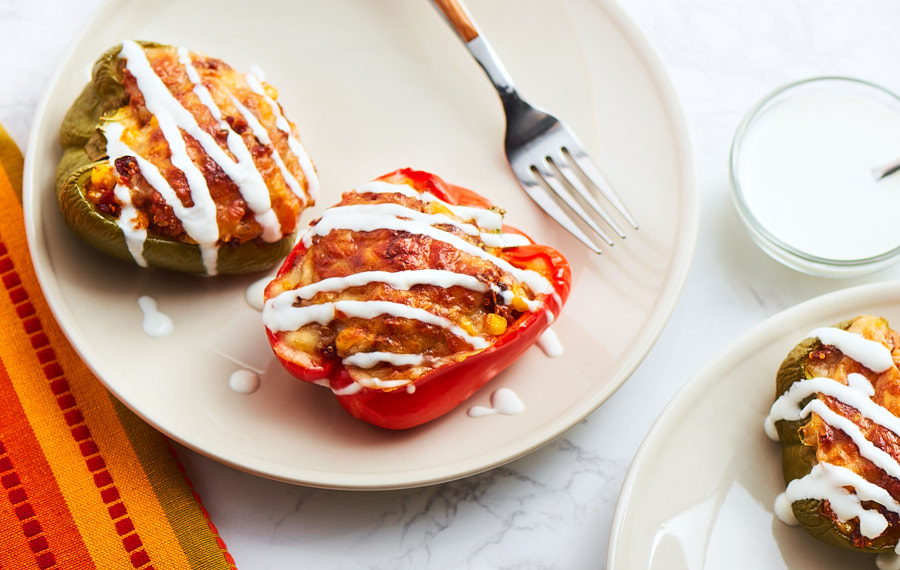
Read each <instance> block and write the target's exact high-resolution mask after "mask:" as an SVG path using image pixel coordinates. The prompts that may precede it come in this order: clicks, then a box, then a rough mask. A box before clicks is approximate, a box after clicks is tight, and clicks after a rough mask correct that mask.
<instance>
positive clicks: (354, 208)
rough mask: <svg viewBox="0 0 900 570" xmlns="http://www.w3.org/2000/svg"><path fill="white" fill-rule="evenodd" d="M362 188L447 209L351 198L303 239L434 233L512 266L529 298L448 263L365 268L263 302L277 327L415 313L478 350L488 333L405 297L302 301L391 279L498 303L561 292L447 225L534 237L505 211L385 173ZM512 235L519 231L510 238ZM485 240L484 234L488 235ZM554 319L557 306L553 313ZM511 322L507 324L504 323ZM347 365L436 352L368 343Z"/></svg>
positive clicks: (417, 360) (503, 237)
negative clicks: (386, 177) (507, 220)
mask: <svg viewBox="0 0 900 570" xmlns="http://www.w3.org/2000/svg"><path fill="white" fill-rule="evenodd" d="M356 192H357V194H365V193H374V194H400V195H403V196H407V197H412V198H416V199H417V200H419V201H420V202H422V203H425V204H431V203H434V202H437V203H438V204H439V206H440V207H439V210H440V211H448V212H450V214H449V215H448V214H444V213H426V212H422V211H419V210H416V209H413V208H410V207H406V206H404V205H402V204H398V203H393V202H379V203H364V204H351V205H342V206H335V207H332V208H330V209H328V210H326V211H325V212H323V214H322V216H321V218H320V219H319V220H318V221H317V222H315V224H314V225H313V226H312V227H311V228H310V229H309V231H308V232H307V233H306V234H305V235H304V236H303V238H302V242H303V244H304V245H306V247H307V249H309V248H312V247H315V245H314V244H315V239H316V238H317V237H325V236H328V235H330V234H331V233H332V232H334V231H340V230H350V231H352V232H374V231H378V230H392V231H396V232H405V233H407V234H412V235H414V236H427V237H429V238H431V239H433V240H437V241H441V242H444V243H446V244H450V245H452V246H453V247H454V248H456V249H457V250H458V251H459V252H460V253H461V254H467V255H470V256H472V257H474V258H477V259H479V260H483V261H486V262H487V263H489V264H491V265H493V266H495V267H496V268H498V269H499V270H501V271H502V272H505V273H508V274H509V275H511V276H513V277H514V278H515V279H517V280H518V281H519V282H521V283H523V284H524V285H526V286H527V287H528V289H529V290H530V291H531V295H532V297H531V298H528V299H525V298H522V297H521V296H520V295H515V294H513V293H512V292H511V291H509V290H505V289H501V288H500V287H499V286H498V285H497V284H496V283H485V282H484V281H483V280H481V279H479V278H477V277H476V276H474V275H470V274H466V273H458V272H455V271H450V270H447V269H410V270H402V271H380V270H365V268H362V269H363V270H361V271H358V272H356V273H352V274H350V275H347V276H342V277H326V278H324V279H321V280H319V281H315V282H313V283H310V284H306V285H303V286H301V287H298V288H296V289H289V290H285V291H282V292H280V293H278V294H277V295H274V296H273V297H272V298H269V299H268V300H267V301H266V302H265V305H264V308H263V322H264V324H265V325H266V327H267V328H268V329H269V330H271V331H272V332H276V333H278V332H290V331H296V330H298V329H300V328H301V327H303V326H305V325H307V324H310V323H319V324H320V325H328V324H330V323H331V322H332V321H333V320H334V319H335V318H336V317H337V315H342V317H346V318H361V319H373V318H375V317H379V316H383V315H388V316H393V317H400V318H403V319H411V320H415V321H417V322H419V323H423V324H426V325H431V326H436V327H440V328H441V329H444V330H446V331H448V332H449V333H451V334H453V335H454V336H456V337H457V338H459V339H461V340H463V341H464V342H465V343H466V344H468V345H469V346H470V347H471V349H473V350H480V349H484V348H486V347H488V346H490V341H489V340H488V338H487V336H482V334H483V333H482V334H477V333H476V334H473V333H472V332H471V331H469V330H466V329H464V328H463V327H462V326H460V325H459V324H457V323H455V322H453V321H452V320H451V319H448V318H445V317H442V316H440V315H437V314H434V313H432V312H429V311H428V310H425V309H421V308H416V307H411V306H408V305H404V304H402V303H396V302H387V301H383V300H365V299H360V298H358V296H356V295H355V294H354V295H353V296H352V300H350V299H339V300H336V301H328V302H320V303H313V304H303V302H304V301H310V300H312V299H314V298H315V297H316V295H319V294H322V293H338V292H345V291H347V290H348V289H351V288H354V287H365V286H368V285H371V284H378V283H380V284H385V285H387V286H389V287H391V288H392V289H395V290H401V291H409V290H410V289H412V288H413V287H414V286H416V285H429V286H433V287H439V288H443V289H449V288H451V287H462V288H464V289H467V290H470V291H474V292H477V293H486V292H488V291H492V292H493V293H494V294H495V296H496V298H497V300H498V303H503V304H506V305H510V304H512V303H516V304H517V305H518V306H520V309H521V310H525V311H532V312H533V311H535V310H537V309H538V307H539V306H540V304H541V299H540V298H541V297H542V296H547V295H556V292H555V290H554V289H553V286H552V285H551V284H550V282H549V281H548V280H547V279H546V278H544V277H543V276H542V275H540V274H539V273H537V272H535V271H531V270H527V269H521V268H518V267H515V266H513V265H512V264H510V263H509V262H507V261H505V260H504V259H502V258H500V257H498V256H496V255H494V254H492V253H490V252H488V251H486V250H485V249H484V248H483V247H479V246H478V245H476V244H475V243H472V242H469V241H466V240H464V239H462V238H461V237H459V236H458V235H455V234H453V233H451V232H450V231H447V230H446V229H442V227H443V228H446V227H447V226H450V227H452V228H455V229H457V230H459V231H460V232H462V233H463V234H465V235H468V236H473V237H478V238H479V239H482V238H483V237H484V236H485V235H491V236H496V242H494V241H492V242H491V244H490V245H488V244H485V246H487V247H496V246H495V245H493V244H494V243H504V242H506V241H507V236H510V237H509V238H508V242H509V243H515V244H521V243H522V241H521V239H524V240H525V242H527V243H530V241H529V240H527V238H523V236H520V235H518V234H504V233H503V232H502V215H501V214H500V213H498V212H497V211H495V210H492V209H487V208H476V207H469V206H458V205H452V204H447V203H446V202H444V201H442V200H440V199H438V198H437V197H435V196H434V195H432V194H430V193H428V192H417V191H416V190H415V189H413V188H412V187H410V186H408V185H406V184H394V183H389V182H385V181H381V180H377V181H373V182H369V183H368V184H365V185H363V186H361V187H360V188H358V189H357V190H356ZM511 236H514V237H511ZM482 243H484V240H483V239H482ZM548 314H549V318H550V319H551V320H552V312H549V311H548ZM504 325H505V323H504ZM342 360H343V364H344V365H345V366H349V367H355V368H361V369H371V368H373V367H375V366H378V365H379V364H387V365H390V366H412V367H418V366H427V365H430V364H434V361H433V359H431V358H429V357H426V356H424V355H422V354H409V353H402V352H386V351H384V350H368V351H366V350H364V351H359V352H354V353H353V354H350V355H347V356H344V357H343V359H342ZM354 380H356V382H357V383H360V384H362V385H366V386H375V387H381V388H384V387H396V386H400V385H403V384H408V383H409V382H411V379H408V378H406V379H398V380H391V381H390V382H392V383H389V384H386V383H385V382H386V381H384V380H379V379H378V378H376V377H372V376H368V375H359V374H356V375H354Z"/></svg>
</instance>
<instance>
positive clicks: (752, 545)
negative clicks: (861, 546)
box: [608, 283, 900, 570]
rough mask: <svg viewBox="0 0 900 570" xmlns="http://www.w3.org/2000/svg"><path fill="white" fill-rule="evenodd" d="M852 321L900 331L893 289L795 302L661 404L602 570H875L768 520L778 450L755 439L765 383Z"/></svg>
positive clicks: (861, 557) (770, 388)
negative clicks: (800, 349)
mask: <svg viewBox="0 0 900 570" xmlns="http://www.w3.org/2000/svg"><path fill="white" fill-rule="evenodd" d="M861 314H874V315H880V316H883V317H885V318H887V319H888V321H889V322H890V323H891V324H892V325H893V326H894V327H896V326H898V325H900V283H878V284H873V285H865V286H861V287H855V288H851V289H846V290H843V291H838V292H836V293H831V294H828V295H824V296H822V297H818V298H815V299H813V300H811V301H807V302H805V303H803V304H800V305H798V306H796V307H793V308H791V309H789V310H787V311H784V312H782V313H780V314H778V315H776V316H774V317H772V318H770V319H768V320H767V321H765V322H764V323H763V324H761V325H759V326H758V327H756V328H755V329H753V330H752V331H750V332H749V333H747V334H746V335H745V336H744V337H743V338H741V339H740V340H738V341H737V342H736V343H735V344H734V345H732V346H731V347H730V348H729V349H727V350H725V351H724V352H723V353H722V354H721V355H720V356H719V357H717V358H716V359H715V360H714V361H713V362H711V363H710V364H708V365H706V366H705V367H704V368H703V369H702V370H700V371H699V372H698V373H697V375H696V376H694V377H693V378H692V379H691V380H689V381H688V382H687V383H686V384H685V386H684V387H683V388H682V389H681V390H680V391H679V392H678V394H677V395H676V396H675V397H674V398H673V399H672V401H671V402H670V403H669V405H668V406H667V407H666V409H665V410H664V411H663V413H662V414H661V415H660V417H659V418H658V419H657V420H656V422H655V424H654V425H653V427H652V428H651V429H650V432H649V433H648V435H647V437H646V438H645V440H644V442H643V443H642V444H641V447H640V449H639V450H638V452H637V455H636V456H635V458H634V461H633V462H632V465H631V468H630V469H629V471H628V474H627V476H626V478H625V483H624V485H623V488H622V492H621V494H620V495H619V502H618V504H617V506H616V512H615V516H614V519H613V527H612V534H611V537H610V546H609V556H608V568H609V570H645V569H647V570H651V569H652V570H676V569H678V570H681V569H690V570H700V569H710V570H712V569H720V568H729V569H744V568H746V569H753V570H758V569H760V568H765V569H766V570H778V569H780V568H789V569H797V570H799V569H806V568H816V569H817V570H845V569H847V568H872V569H874V568H875V557H874V556H872V555H866V554H861V553H856V552H849V551H844V550H840V549H836V548H833V547H830V546H827V545H825V544H822V543H820V542H818V541H817V540H815V539H813V538H812V537H810V536H809V535H807V534H806V532H805V531H803V530H802V529H800V528H799V527H791V526H787V525H785V524H783V523H782V522H780V521H779V520H778V519H777V518H775V515H774V514H773V505H774V502H775V497H776V496H777V495H778V494H779V493H781V492H782V491H784V487H785V485H784V479H783V478H782V475H781V450H780V449H781V448H780V446H779V445H778V443H776V442H773V441H772V440H770V439H769V438H768V437H767V436H766V434H765V433H764V431H763V420H764V419H765V417H766V415H767V414H768V411H769V407H770V406H771V404H772V401H773V399H774V398H775V373H776V372H777V370H778V367H779V366H780V364H781V361H782V360H783V359H784V358H785V356H787V354H788V352H790V350H791V348H793V347H794V345H796V344H797V343H798V342H800V341H801V340H803V339H804V338H806V337H807V336H808V333H809V332H810V331H811V330H812V329H814V328H816V327H819V326H828V325H831V324H834V323H837V322H840V321H843V320H846V319H848V318H852V317H855V316H857V315H861Z"/></svg>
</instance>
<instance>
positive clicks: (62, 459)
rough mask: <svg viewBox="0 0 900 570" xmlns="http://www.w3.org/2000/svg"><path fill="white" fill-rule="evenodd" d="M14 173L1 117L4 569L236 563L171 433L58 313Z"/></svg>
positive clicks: (15, 163) (0, 539)
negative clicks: (128, 396)
mask: <svg viewBox="0 0 900 570" xmlns="http://www.w3.org/2000/svg"><path fill="white" fill-rule="evenodd" d="M21 183H22V155H21V153H20V152H19V149H18V148H17V147H16V145H15V143H14V142H13V141H12V139H11V138H10V137H9V135H8V134H7V133H6V131H5V130H4V129H3V127H2V126H0V213H2V214H0V331H2V333H0V570H14V569H16V570H17V569H22V568H40V569H48V568H59V569H64V570H81V569H87V568H95V569H100V570H105V569H119V568H122V569H128V568H137V569H141V570H148V569H151V568H154V569H156V570H163V569H168V568H174V569H199V568H202V569H209V570H218V569H234V568H235V564H234V560H233V559H232V557H231V555H230V554H229V553H228V550H227V549H226V547H225V543H224V542H223V541H222V539H221V538H220V537H219V535H218V532H217V531H216V528H215V526H214V525H213V524H212V522H211V521H210V519H209V515H208V513H207V512H206V510H205V509H204V508H203V506H202V505H201V504H200V499H199V497H198V496H197V494H196V493H195V492H194V491H193V489H192V487H191V485H190V482H189V481H188V480H187V477H186V476H185V473H184V470H183V469H182V467H181V464H180V463H179V461H178V457H177V456H176V454H175V450H174V448H173V446H172V444H171V442H170V441H169V440H168V439H167V438H166V437H165V436H163V435H162V434H161V433H159V432H158V431H156V430H155V429H153V428H152V427H150V426H149V425H148V424H146V423H144V422H143V421H142V420H141V419H140V418H138V417H137V416H135V415H134V414H133V413H132V412H131V411H130V410H128V409H127V408H126V407H125V406H124V405H122V404H121V403H120V402H119V401H118V400H116V399H115V398H114V397H113V396H112V395H111V394H110V393H109V392H107V390H106V389H105V388H104V387H103V385H102V384H101V383H100V382H99V381H98V380H97V379H96V378H95V377H94V376H93V375H92V374H91V372H90V371H89V370H88V368H87V367H86V366H85V364H84V363H83V362H82V361H81V360H80V359H79V358H78V356H77V354H76V353H75V351H74V350H73V349H72V347H71V346H70V345H69V343H68V342H67V340H66V338H65V337H64V336H63V334H62V332H61V330H60V328H59V326H58V325H57V323H56V321H55V320H54V318H53V314H52V313H51V312H50V310H49V308H48V306H47V303H46V301H45V300H44V298H43V296H42V293H41V289H40V287H39V285H38V282H37V278H36V277H35V274H34V270H33V268H32V265H31V259H30V257H29V254H28V247H27V244H26V240H25V226H24V221H23V216H22V208H21V204H20V202H19V200H18V196H19V195H20V192H21ZM4 293H5V294H4Z"/></svg>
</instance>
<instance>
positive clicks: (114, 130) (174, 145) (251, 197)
mask: <svg viewBox="0 0 900 570" xmlns="http://www.w3.org/2000/svg"><path fill="white" fill-rule="evenodd" d="M177 55H178V59H177V61H178V62H179V63H180V64H181V65H182V66H183V68H184V70H185V73H186V74H187V77H188V79H189V81H190V82H191V83H192V84H193V92H194V93H195V94H196V96H197V97H198V99H199V100H200V102H201V103H202V105H203V106H204V107H205V108H206V109H208V110H209V112H210V114H211V115H212V116H213V118H214V119H215V120H216V121H217V122H218V127H219V129H221V130H222V131H224V132H225V137H226V138H225V141H226V146H227V150H226V149H223V148H222V147H221V146H220V145H219V143H218V142H217V141H216V139H215V138H214V137H213V136H212V135H211V134H210V133H209V132H207V130H205V129H204V128H203V127H202V126H201V125H200V123H199V122H198V119H197V117H196V116H195V115H194V114H193V112H192V111H191V110H189V109H188V108H187V107H185V106H184V105H183V104H182V103H181V102H180V101H179V100H178V99H177V98H176V97H175V95H173V93H172V92H171V91H170V90H169V88H168V87H167V85H166V84H165V82H164V81H163V79H162V77H160V76H159V75H158V74H157V72H156V71H155V70H154V68H153V66H152V64H151V62H150V60H149V59H148V57H147V54H146V53H145V51H144V48H142V47H141V46H140V45H139V44H138V43H136V42H133V41H125V42H123V43H122V49H121V53H120V57H121V58H122V59H123V60H124V61H125V69H126V70H127V71H128V72H129V73H130V74H131V75H132V76H133V77H134V79H135V81H136V84H137V88H138V89H139V91H140V93H141V95H142V96H143V100H144V105H145V107H146V109H147V110H148V111H149V112H150V113H151V114H152V115H153V117H154V119H155V120H156V122H157V124H158V126H159V129H160V131H161V133H162V136H163V138H164V140H165V142H166V144H167V145H168V148H169V149H170V152H171V158H170V160H171V164H172V165H173V166H174V167H176V168H177V169H178V170H179V171H181V172H182V173H183V175H184V177H185V178H186V179H187V183H188V187H189V189H190V200H191V202H192V204H191V205H190V206H185V205H184V204H183V203H182V201H181V199H179V197H178V195H177V193H176V191H175V189H174V188H173V187H172V185H171V184H170V182H169V180H168V179H167V178H166V176H165V175H164V174H162V172H160V170H159V169H158V168H157V167H156V166H155V165H154V164H153V162H152V161H151V160H150V159H149V158H148V157H142V156H139V154H138V152H137V151H135V150H134V149H133V148H131V147H130V146H129V144H128V142H126V140H125V137H124V136H123V135H125V128H124V127H123V126H122V125H121V124H119V123H118V122H116V121H105V122H104V123H103V124H102V125H101V129H102V130H103V132H104V134H105V137H106V140H107V154H108V155H109V164H110V165H111V166H112V167H113V168H115V167H116V161H117V160H119V159H121V158H123V157H133V158H134V159H135V160H136V162H137V164H138V168H139V170H140V173H141V174H142V175H143V177H144V179H145V180H146V181H147V183H148V184H149V185H150V186H151V187H152V188H153V189H154V190H155V191H156V192H158V193H159V194H160V195H161V196H162V198H163V200H164V201H165V203H166V204H167V205H168V206H170V207H171V208H172V210H173V212H174V214H175V216H176V217H177V219H178V220H179V221H180V222H181V224H182V226H183V227H184V230H185V232H186V234H187V236H188V237H189V238H190V239H191V240H193V241H194V242H196V243H197V244H198V246H199V247H200V250H201V254H202V257H203V261H204V266H205V268H206V271H207V273H208V274H211V275H212V274H215V273H216V272H217V271H216V259H217V252H218V247H219V245H220V241H219V240H220V229H219V225H218V220H217V204H216V202H215V200H214V199H213V196H212V192H211V190H210V188H209V185H208V183H207V179H206V177H205V175H204V173H203V171H201V169H200V167H199V166H198V165H197V164H196V163H195V161H194V159H192V157H191V156H190V153H189V150H188V144H187V140H186V138H185V137H186V136H189V137H190V138H191V139H192V140H194V141H196V142H197V143H198V144H199V145H200V147H201V148H202V150H203V151H204V152H205V153H206V155H207V156H208V157H209V158H210V159H211V160H212V161H213V162H214V163H215V164H216V165H217V167H218V168H219V169H221V171H222V172H223V173H224V174H225V175H226V176H227V177H228V178H229V179H230V180H231V181H232V182H233V183H234V184H235V185H236V186H237V189H238V191H239V193H240V196H241V198H243V200H244V201H245V202H246V204H247V207H248V208H249V209H250V211H251V212H252V214H253V218H254V220H255V221H256V222H257V223H258V224H259V226H260V228H261V235H260V237H261V238H262V240H263V241H267V242H274V241H277V240H280V239H282V238H283V237H284V235H285V230H284V228H283V227H282V225H281V223H280V222H279V219H278V216H277V214H276V213H275V211H274V210H273V204H272V200H271V196H270V192H269V188H268V186H267V184H266V181H265V180H264V179H263V176H262V174H261V172H260V170H259V168H258V167H257V165H256V163H255V161H254V158H253V154H252V152H251V149H250V148H249V147H248V145H247V143H246V142H245V140H244V138H243V137H242V136H241V135H240V134H239V133H238V132H237V131H236V130H235V129H234V128H232V126H231V124H230V123H229V122H228V121H226V120H224V117H223V112H222V110H221V109H220V108H219V106H218V105H217V104H216V103H215V101H214V99H213V96H212V94H211V93H210V91H209V89H208V88H207V87H206V85H204V84H203V81H202V79H201V77H200V74H199V73H198V71H197V69H196V68H195V67H194V64H193V62H192V60H191V56H190V53H189V52H188V51H187V50H185V49H184V48H177ZM244 77H245V79H246V81H247V83H248V85H249V86H250V88H251V89H252V91H253V92H254V93H256V94H258V95H261V96H262V98H263V100H264V101H265V102H266V105H268V110H269V112H270V113H272V114H273V115H274V117H275V125H276V127H277V128H278V129H280V130H281V131H283V132H285V133H286V134H287V141H288V146H289V148H290V149H291V151H292V152H293V153H294V155H295V157H296V159H297V160H298V161H299V163H300V165H301V169H302V171H303V174H304V176H305V178H306V181H307V185H308V188H309V196H307V192H306V191H305V190H304V189H303V186H302V184H301V183H300V182H299V181H298V180H297V178H296V177H295V176H294V175H293V174H291V172H290V170H289V169H288V168H287V166H286V165H285V162H284V157H282V156H281V155H280V154H279V152H278V150H277V149H276V148H274V146H273V147H272V148H273V151H272V153H271V156H272V159H273V160H274V162H275V164H276V165H277V168H278V170H279V172H280V173H281V175H282V177H283V178H284V180H285V183H286V185H287V186H288V187H289V188H290V189H291V191H292V192H293V193H294V194H295V195H296V196H297V198H298V199H299V200H300V202H301V205H304V206H305V205H306V204H307V203H308V202H309V201H310V197H312V199H314V195H315V193H316V192H317V186H318V183H317V179H316V173H315V169H314V168H313V166H312V162H311V161H310V160H309V156H308V155H307V154H306V152H305V150H304V149H303V147H302V145H300V143H299V141H298V140H296V137H294V136H293V134H292V133H291V128H290V123H289V122H288V121H287V119H285V117H284V116H283V114H282V113H281V110H280V107H279V106H278V104H277V103H276V102H275V101H274V100H273V99H272V98H271V97H269V96H268V95H267V94H266V93H265V90H264V89H263V87H262V85H261V84H260V82H259V81H258V80H257V79H256V78H255V77H254V76H252V75H246V76H244ZM229 96H230V99H231V101H232V103H234V104H235V106H236V108H237V109H238V111H239V113H240V115H241V117H242V118H243V119H244V120H245V121H246V122H247V124H248V126H249V127H250V129H251V130H252V132H253V134H254V135H255V136H256V137H257V138H258V139H259V140H260V142H261V143H262V144H265V145H271V137H270V136H269V134H268V132H267V131H266V129H265V128H264V127H263V126H262V124H261V123H260V120H259V119H258V118H257V117H256V116H255V115H254V114H253V113H252V112H251V111H250V110H249V109H248V108H247V107H246V106H244V105H242V104H241V103H240V102H239V101H238V99H237V97H235V95H234V94H233V93H229ZM115 196H116V198H117V199H118V200H119V202H120V203H121V204H122V213H121V215H120V216H119V220H118V224H119V227H120V228H122V231H123V233H124V234H125V239H126V242H127V245H128V250H129V252H131V254H132V257H134V259H135V261H136V262H137V263H138V264H139V265H146V262H145V260H144V259H143V254H142V252H143V247H144V242H145V240H146V238H147V231H146V226H145V225H143V224H142V223H141V222H140V221H139V220H138V218H137V217H136V216H135V209H134V205H133V204H132V200H131V198H130V191H129V189H128V188H126V187H124V186H122V185H121V184H120V183H117V186H116V189H115ZM288 233H289V232H288Z"/></svg>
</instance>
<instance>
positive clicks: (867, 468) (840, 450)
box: [766, 315, 900, 553]
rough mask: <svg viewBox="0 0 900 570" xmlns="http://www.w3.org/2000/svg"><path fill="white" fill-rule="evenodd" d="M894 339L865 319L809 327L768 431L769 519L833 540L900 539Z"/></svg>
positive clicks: (885, 549) (872, 548) (886, 544)
mask: <svg viewBox="0 0 900 570" xmlns="http://www.w3.org/2000/svg"><path fill="white" fill-rule="evenodd" d="M898 362H900V335H898V333H897V332H895V331H894V330H892V329H891V328H890V327H889V325H888V322H887V321H886V320H885V319H883V318H881V317H876V316H870V315H863V316H859V317H856V318H854V319H851V320H848V321H845V322H842V323H839V324H837V325H834V326H831V327H823V328H818V329H815V330H813V331H812V332H811V333H810V335H809V338H807V339H805V340H804V341H802V342H801V343H800V344H798V345H797V346H796V347H795V348H794V349H793V350H792V351H791V352H790V354H789V355H788V356H787V358H786V359H785V360H784V362H783V363H782V364H781V367H780V368H779V370H778V374H777V377H776V382H777V398H776V401H775V403H774V404H773V405H772V408H771V411H770V414H769V416H768V418H767V420H766V432H767V433H768V435H769V437H771V438H773V439H777V440H779V441H780V442H781V446H782V470H783V475H784V480H785V482H786V483H787V488H786V490H785V491H784V493H782V494H781V495H779V496H778V499H777V500H776V503H775V512H776V515H777V516H778V517H779V518H780V519H782V520H783V521H784V522H787V523H789V524H794V523H796V524H799V525H800V526H802V527H803V528H805V529H806V530H807V531H808V532H809V533H810V534H811V535H813V536H814V537H816V538H818V539H820V540H822V541H823V542H826V543H828V544H831V545H833V546H838V547H844V548H851V549H855V550H860V551H864V552H872V553H889V552H892V551H895V550H896V549H897V545H898V541H900V462H898V460H900V417H898V415H900V370H898V367H897V366H898Z"/></svg>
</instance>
